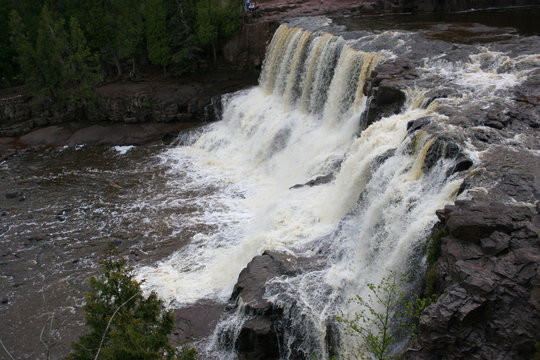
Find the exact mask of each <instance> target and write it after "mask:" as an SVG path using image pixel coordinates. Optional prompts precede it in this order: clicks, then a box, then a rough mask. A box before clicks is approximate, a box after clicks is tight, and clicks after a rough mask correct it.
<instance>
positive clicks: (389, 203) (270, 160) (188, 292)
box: [139, 25, 538, 359]
mask: <svg viewBox="0 0 540 360" xmlns="http://www.w3.org/2000/svg"><path fill="white" fill-rule="evenodd" d="M402 37H403V33H401V32H384V33H381V34H377V35H370V36H367V37H366V39H365V40H366V43H367V47H368V48H369V47H371V48H377V47H379V44H380V42H381V39H383V40H384V39H392V40H393V41H395V42H396V43H397V46H398V47H401V48H404V49H405V50H403V51H408V50H407V49H406V48H407V45H406V43H405V42H404V40H403V39H402ZM354 47H355V48H358V47H359V46H358V44H356V45H355V46H354ZM382 54H388V52H387V50H384V49H381V50H380V51H379V52H377V53H375V52H366V51H359V50H355V49H353V48H352V47H351V44H350V43H348V42H347V41H345V40H343V39H342V38H339V37H335V36H332V35H330V34H326V33H310V32H307V31H305V30H302V29H299V28H289V27H287V26H284V25H283V26H281V27H280V28H279V29H278V30H277V31H276V34H275V36H274V38H273V40H272V43H271V44H270V46H269V50H268V53H267V57H266V60H265V63H264V67H263V71H262V74H261V79H260V85H259V86H257V87H254V88H252V89H249V90H247V91H242V92H239V93H236V94H234V95H232V96H229V97H227V99H226V103H225V104H224V112H223V120H222V121H220V122H218V123H214V124H212V125H211V126H208V127H207V128H206V130H205V131H204V132H203V133H202V134H200V137H199V138H198V139H197V140H196V141H195V142H193V143H192V144H191V145H188V146H183V147H178V148H176V149H173V150H170V151H168V152H166V153H165V154H164V155H163V159H164V161H167V162H168V163H169V164H170V166H171V169H170V170H169V175H170V176H171V179H174V177H175V172H178V173H181V174H182V177H183V178H184V177H187V178H189V181H188V182H187V184H188V185H186V183H185V182H184V180H182V181H179V182H178V184H175V185H173V186H178V188H179V189H181V188H182V187H185V186H193V189H194V190H193V191H195V192H197V194H196V196H194V197H193V198H189V199H186V198H183V200H182V201H183V203H182V204H178V206H189V203H190V202H194V203H197V207H200V208H203V209H205V211H203V212H200V213H199V214H196V215H195V216H193V214H190V217H189V218H182V217H179V218H175V219H172V221H186V222H200V223H204V224H212V225H213V226H214V227H213V230H212V231H205V232H200V233H198V234H196V235H194V236H193V238H192V240H191V242H190V243H189V244H187V245H186V246H185V247H183V248H182V249H181V250H180V251H178V252H176V253H175V254H172V255H171V256H170V257H169V258H167V259H166V260H164V261H162V262H161V263H159V264H158V265H156V266H154V267H146V268H142V269H140V271H139V277H140V278H144V279H145V283H144V286H145V288H146V289H147V290H155V291H157V292H158V294H159V296H160V297H162V298H164V299H166V300H167V301H168V302H170V303H171V304H173V305H175V306H182V305H187V304H190V303H194V302H196V301H197V300H200V299H203V298H207V299H208V298H211V299H217V300H219V301H227V299H228V298H229V297H230V295H231V291H232V288H233V286H234V284H235V283H236V281H237V278H238V274H239V273H240V271H241V270H242V269H243V268H244V267H245V266H246V265H247V264H248V263H249V261H251V260H252V259H253V257H254V256H257V255H260V254H262V253H263V251H265V250H269V249H273V250H279V251H283V252H285V253H287V254H289V255H290V256H291V257H308V258H310V259H313V262H314V263H317V264H319V265H318V266H316V267H315V268H314V269H311V270H309V269H306V270H305V271H304V272H303V273H301V274H299V275H296V276H287V277H286V276H283V277H280V278H276V279H272V280H271V281H269V282H268V284H267V289H266V291H267V292H266V297H267V298H268V299H270V301H272V302H273V303H275V304H276V305H278V306H279V307H281V308H282V309H283V311H284V313H285V314H289V315H288V316H289V317H288V318H289V319H290V324H289V325H290V327H289V328H287V329H285V330H284V331H285V333H284V346H285V349H282V355H283V358H288V357H289V355H291V354H292V352H293V351H295V352H296V353H298V352H301V353H302V352H303V353H304V355H305V356H306V357H309V356H312V355H314V356H319V357H321V358H322V357H324V356H326V353H325V351H326V350H325V344H324V338H325V334H326V331H327V325H326V324H327V321H328V319H332V318H333V316H334V315H335V314H336V313H337V312H339V311H340V310H343V311H345V312H349V313H354V311H355V309H354V306H353V305H352V304H350V303H348V302H347V299H349V298H350V297H353V296H354V295H361V296H364V295H365V294H366V286H365V284H366V282H367V281H370V282H374V283H376V282H377V281H378V280H380V279H381V278H382V277H383V276H385V275H386V274H387V273H388V271H391V270H392V271H394V272H396V273H409V274H413V277H416V278H417V279H418V278H420V277H421V275H420V274H417V272H421V271H422V269H423V268H422V266H423V255H422V250H421V249H422V246H423V244H424V243H425V241H426V238H427V236H428V233H429V231H430V228H431V226H432V225H433V224H434V223H435V222H436V220H437V219H436V217H435V215H434V214H435V210H437V209H440V208H442V207H443V206H444V205H445V204H447V203H449V202H451V201H452V200H453V199H454V198H455V196H456V194H457V191H458V189H459V186H460V184H461V180H459V179H457V178H455V177H452V176H450V177H449V176H448V169H449V168H450V167H451V166H452V165H453V163H452V161H453V160H440V161H438V162H437V163H436V164H433V166H431V168H430V169H429V173H428V174H426V173H424V171H426V170H425V167H424V160H425V157H426V154H427V152H428V150H429V149H430V147H431V145H432V144H433V143H434V140H435V138H434V137H433V136H431V135H429V134H427V133H425V132H424V131H422V130H419V131H417V132H416V133H415V134H414V135H411V136H408V135H407V123H408V122H409V121H411V120H415V119H420V118H422V117H426V116H430V118H431V119H432V120H433V121H435V122H440V123H441V126H444V121H445V120H446V119H445V117H444V116H441V115H438V114H437V113H436V107H437V104H436V102H431V103H429V101H426V99H424V98H423V96H422V94H423V93H424V92H423V91H419V90H414V91H413V90H409V91H408V93H407V103H406V105H405V107H404V108H403V109H401V112H400V113H399V114H397V115H393V116H388V117H385V118H383V119H381V120H379V121H378V122H375V123H373V124H371V125H370V126H369V127H367V128H366V129H365V130H363V131H362V132H361V134H359V131H360V117H361V114H362V112H363V111H364V109H365V106H366V99H365V98H364V96H363V91H362V88H363V86H364V81H365V79H366V77H367V74H369V73H370V71H371V70H372V69H373V68H374V67H375V66H376V65H377V64H378V63H380V62H381V61H384V56H383V55H382ZM535 61H538V59H537V58H535V57H531V56H529V57H523V58H515V59H511V58H509V57H508V56H507V55H505V54H503V53H501V52H494V51H490V50H488V49H481V51H480V52H479V53H477V54H473V55H471V57H470V59H469V62H467V63H452V62H449V61H448V60H442V59H436V58H431V59H426V60H425V64H424V68H423V69H421V70H423V71H424V72H425V74H427V75H425V76H426V77H432V78H433V77H438V78H441V79H444V81H447V82H450V79H452V83H453V86H457V87H459V88H460V89H462V90H463V93H464V94H460V98H459V99H456V98H452V99H447V100H444V101H447V102H452V101H453V102H456V103H457V102H459V101H462V100H463V98H464V97H466V96H482V97H489V96H493V95H494V94H496V93H498V92H500V91H504V90H506V89H509V88H512V87H515V86H518V85H519V83H520V82H521V81H523V79H525V78H526V76H527V73H528V72H530V71H532V70H523V69H522V68H521V66H520V62H523V63H525V62H526V63H527V64H528V65H527V66H525V67H524V68H526V69H530V68H531V67H530V63H531V62H535ZM428 103H429V106H428V105H427V104H428ZM449 128H450V127H449ZM473 155H475V156H476V157H475V156H473V159H477V158H478V156H477V154H473ZM329 174H332V175H333V180H331V181H329V182H327V183H324V184H319V185H317V186H299V187H294V185H298V184H300V185H302V184H306V183H307V182H308V181H310V180H313V179H315V178H317V177H319V176H327V175H329ZM171 181H172V182H174V180H171ZM209 187H211V188H213V191H210V192H208V193H205V192H204V191H203V192H201V191H199V190H200V189H205V188H209ZM197 189H199V190H197ZM418 283H419V282H418V281H417V282H413V283H412V284H411V286H412V287H414V286H417V285H418ZM291 299H292V300H291ZM293 304H294V305H293ZM241 305H242V304H239V306H238V308H237V309H236V312H235V313H234V314H231V315H230V316H229V317H228V318H225V319H223V320H222V322H221V323H220V325H219V326H218V330H216V333H214V335H213V337H212V339H211V340H210V341H209V342H208V347H207V349H206V350H205V351H206V352H207V355H209V356H214V357H216V358H220V359H225V358H231V359H234V358H235V355H234V351H233V349H232V348H229V349H228V350H227V349H225V350H224V349H223V342H222V341H221V342H220V340H219V339H220V338H221V337H223V336H222V335H223V334H222V333H223V332H229V335H230V336H229V337H228V339H229V340H228V341H229V342H231V341H234V338H235V336H237V335H234V334H237V333H238V331H239V328H240V326H241V325H242V323H243V322H244V321H246V319H248V318H249V316H248V315H246V314H245V313H243V312H242V306H241ZM299 309H300V310H299ZM285 317H287V316H285ZM231 338H232V340H231ZM347 341H348V340H347V339H346V338H344V343H345V344H347ZM230 346H231V344H229V347H230ZM291 356H292V355H291Z"/></svg>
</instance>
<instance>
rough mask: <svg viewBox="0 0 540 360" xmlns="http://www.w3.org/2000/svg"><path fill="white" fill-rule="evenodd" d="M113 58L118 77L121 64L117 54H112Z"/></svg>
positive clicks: (118, 76) (120, 72)
mask: <svg viewBox="0 0 540 360" xmlns="http://www.w3.org/2000/svg"><path fill="white" fill-rule="evenodd" d="M113 59H114V64H115V65H116V77H117V78H120V76H122V65H121V64H120V60H119V59H118V55H116V54H114V56H113Z"/></svg>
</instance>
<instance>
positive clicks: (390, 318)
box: [337, 272, 435, 360]
mask: <svg viewBox="0 0 540 360" xmlns="http://www.w3.org/2000/svg"><path fill="white" fill-rule="evenodd" d="M406 281H407V277H405V276H401V277H398V276H397V275H396V274H394V273H393V272H390V274H389V275H388V276H386V277H384V278H383V279H382V280H381V281H380V283H378V284H373V283H368V284H367V287H368V289H369V291H370V293H369V294H368V296H367V298H362V297H361V296H359V295H357V296H356V297H355V298H353V299H352V301H353V302H355V303H356V304H357V305H358V306H359V310H358V312H356V313H355V314H354V316H353V317H352V318H350V317H347V316H345V315H344V314H343V313H342V314H341V316H338V317H337V320H338V321H339V322H341V323H343V324H344V325H345V333H346V334H347V335H349V336H352V337H353V338H358V342H357V343H356V345H355V346H354V347H353V348H352V349H350V350H349V351H348V352H347V354H345V357H346V358H348V359H351V358H352V359H372V358H375V359H378V360H387V359H391V358H392V356H390V354H389V347H390V345H391V343H392V341H393V340H395V339H396V338H397V337H406V336H415V329H416V322H417V320H418V319H419V318H420V316H421V314H422V311H423V310H424V309H425V308H426V307H427V306H429V305H430V304H431V303H433V302H434V300H435V299H434V298H418V297H417V298H415V299H414V301H408V300H407V298H406V296H405V294H404V292H403V291H402V287H403V284H404V283H405V282H406Z"/></svg>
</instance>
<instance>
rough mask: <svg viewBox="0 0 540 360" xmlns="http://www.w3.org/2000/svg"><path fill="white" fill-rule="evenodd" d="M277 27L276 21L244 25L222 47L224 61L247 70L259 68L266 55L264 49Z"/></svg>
mask: <svg viewBox="0 0 540 360" xmlns="http://www.w3.org/2000/svg"><path fill="white" fill-rule="evenodd" d="M278 26H279V23H278V22H277V21H265V22H257V23H252V24H250V23H245V24H244V26H243V27H242V31H241V32H239V33H238V34H237V35H235V36H234V37H233V38H232V39H231V40H229V41H228V42H227V43H226V44H225V46H224V47H223V55H224V56H225V59H227V61H229V62H231V63H235V64H238V65H241V66H244V67H247V68H251V67H259V68H260V67H261V66H262V63H263V60H264V56H265V55H266V47H267V46H268V44H269V43H270V41H271V40H272V36H273V35H274V31H275V30H276V29H277V28H278Z"/></svg>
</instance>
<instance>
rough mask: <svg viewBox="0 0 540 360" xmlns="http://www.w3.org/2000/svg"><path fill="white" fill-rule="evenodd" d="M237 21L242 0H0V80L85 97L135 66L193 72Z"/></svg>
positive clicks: (49, 93) (237, 25)
mask: <svg viewBox="0 0 540 360" xmlns="http://www.w3.org/2000/svg"><path fill="white" fill-rule="evenodd" d="M241 24H242V0H56V1H51V0H17V1H16V0H0V67H1V73H0V76H1V77H2V86H3V87H5V86H11V85H12V83H14V82H15V83H16V82H19V83H20V82H24V83H25V84H26V85H27V86H28V87H29V89H31V90H32V93H33V94H34V95H39V96H47V97H50V98H52V99H56V100H58V99H65V98H67V97H70V98H72V100H74V101H84V99H87V98H88V96H89V95H90V94H91V92H92V91H93V88H94V87H95V86H96V85H97V84H99V83H100V82H102V81H103V79H107V78H125V77H134V76H135V75H136V74H137V72H138V71H139V68H140V66H143V65H144V64H147V63H150V64H153V65H155V66H159V67H161V69H162V70H163V75H164V76H167V75H168V74H171V73H172V74H176V75H181V74H184V73H186V72H193V71H196V70H197V69H198V67H199V65H200V64H201V62H202V61H204V60H205V59H207V58H209V57H213V58H214V59H215V58H216V57H217V46H218V44H220V43H221V42H222V41H223V40H225V39H227V38H229V37H230V36H232V35H233V34H234V33H235V32H236V31H237V30H238V29H239V28H240V26H241Z"/></svg>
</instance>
